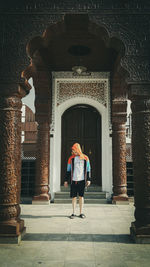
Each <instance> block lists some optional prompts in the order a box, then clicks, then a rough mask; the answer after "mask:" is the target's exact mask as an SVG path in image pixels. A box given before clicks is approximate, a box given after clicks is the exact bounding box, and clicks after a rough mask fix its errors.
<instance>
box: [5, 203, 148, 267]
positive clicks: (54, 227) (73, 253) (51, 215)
mask: <svg viewBox="0 0 150 267" xmlns="http://www.w3.org/2000/svg"><path fill="white" fill-rule="evenodd" d="M21 208H22V213H21V217H22V219H24V221H25V225H26V227H27V233H26V235H25V237H24V239H23V240H22V242H21V243H20V245H19V246H18V245H0V267H9V266H10V267H14V266H15V267H24V266H32V267H34V266H42V267H43V266H46V267H47V266H51V267H62V266H64V267H72V266H76V267H80V266H89V267H95V266H101V267H134V266H135V267H149V266H150V245H143V244H134V243H133V242H132V240H131V239H130V235H129V228H130V224H131V221H133V220H134V217H133V214H134V207H133V204H130V205H120V206H119V205H110V204H108V205H106V204H101V205H100V204H94V205H91V204H85V207H84V212H85V214H86V216H87V217H86V219H81V218H79V217H75V219H73V220H71V219H70V218H69V215H70V214H71V212H72V210H71V204H50V205H49V206H35V205H22V206H21ZM78 210H79V209H78V207H77V215H78V214H79V213H78Z"/></svg>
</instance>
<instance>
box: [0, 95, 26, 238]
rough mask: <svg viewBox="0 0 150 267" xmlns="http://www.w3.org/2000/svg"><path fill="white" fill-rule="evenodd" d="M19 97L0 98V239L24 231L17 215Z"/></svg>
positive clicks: (18, 212)
mask: <svg viewBox="0 0 150 267" xmlns="http://www.w3.org/2000/svg"><path fill="white" fill-rule="evenodd" d="M21 106H22V103H21V97H18V96H17V95H16V96H4V95H3V96H1V97H0V236H1V235H3V236H4V235H5V234H6V235H9V234H14V235H16V236H19V235H20V233H21V232H22V231H23V230H24V229H25V228H24V223H23V220H20V219H19V215H20V206H19V203H20V189H21V188H20V187H21Z"/></svg>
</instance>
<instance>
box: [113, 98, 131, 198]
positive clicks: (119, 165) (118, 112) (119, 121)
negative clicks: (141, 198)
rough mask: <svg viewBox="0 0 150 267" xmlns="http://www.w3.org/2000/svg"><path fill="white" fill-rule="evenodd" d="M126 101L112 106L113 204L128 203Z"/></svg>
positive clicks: (117, 102) (114, 103) (116, 101)
mask: <svg viewBox="0 0 150 267" xmlns="http://www.w3.org/2000/svg"><path fill="white" fill-rule="evenodd" d="M126 107H127V102H126V101H121V100H120V101H119V100H114V101H113V104H112V131H113V132H112V143H113V203H117V202H118V203H119V202H120V201H124V202H125V201H126V202H127V201H128V196H127V174H126V131H125V123H126Z"/></svg>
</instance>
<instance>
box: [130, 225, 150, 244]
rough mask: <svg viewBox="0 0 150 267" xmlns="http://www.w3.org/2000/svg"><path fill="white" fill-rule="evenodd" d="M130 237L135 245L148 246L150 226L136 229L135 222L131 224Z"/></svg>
mask: <svg viewBox="0 0 150 267" xmlns="http://www.w3.org/2000/svg"><path fill="white" fill-rule="evenodd" d="M130 235H131V238H132V239H133V241H134V242H135V243H137V244H150V224H149V225H146V226H141V227H136V225H135V222H132V223H131V227H130Z"/></svg>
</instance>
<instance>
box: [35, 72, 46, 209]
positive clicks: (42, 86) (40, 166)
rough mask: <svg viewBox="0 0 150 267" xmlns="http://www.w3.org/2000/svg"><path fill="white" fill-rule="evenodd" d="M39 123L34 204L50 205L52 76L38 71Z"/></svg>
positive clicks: (37, 116)
mask: <svg viewBox="0 0 150 267" xmlns="http://www.w3.org/2000/svg"><path fill="white" fill-rule="evenodd" d="M34 86H35V93H36V100H35V108H36V121H37V123H38V136H37V157H36V178H35V194H34V197H33V200H32V204H41V203H42V204H49V203H50V194H49V162H50V114H51V75H50V74H49V73H47V71H45V70H40V71H39V70H38V71H37V76H36V77H35V79H34Z"/></svg>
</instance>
